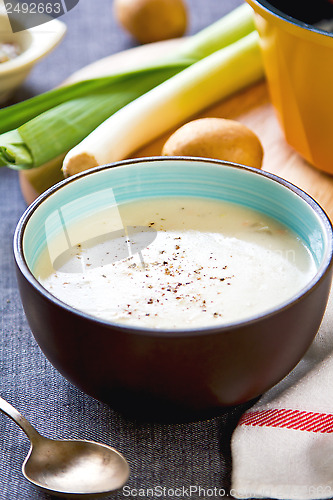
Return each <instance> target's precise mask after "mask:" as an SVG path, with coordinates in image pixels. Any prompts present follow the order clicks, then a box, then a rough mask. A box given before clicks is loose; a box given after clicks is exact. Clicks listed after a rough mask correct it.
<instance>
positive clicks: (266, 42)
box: [247, 0, 333, 175]
mask: <svg viewBox="0 0 333 500" xmlns="http://www.w3.org/2000/svg"><path fill="white" fill-rule="evenodd" d="M325 1H326V2H327V8H328V10H329V9H331V11H332V18H331V19H332V21H333V5H332V4H330V3H329V0H325ZM247 2H248V3H249V4H250V5H251V7H252V8H253V9H254V12H255V22H256V27H257V30H258V32H259V36H260V43H261V47H262V53H263V59H264V66H265V71H266V76H267V81H268V86H269V91H270V95H271V99H272V103H273V106H274V108H275V110H276V114H277V117H278V119H279V122H280V124H281V127H282V130H283V132H284V135H285V138H286V141H287V142H288V143H289V144H290V145H291V146H292V147H293V148H294V149H295V150H296V151H298V153H300V154H301V155H302V156H303V157H304V158H305V159H306V160H307V161H308V162H309V163H311V164H312V165H314V166H315V167H317V168H318V169H320V170H323V171H325V172H328V173H329V174H332V175H333V33H329V32H327V31H324V30H323V29H321V28H319V27H315V26H313V25H311V24H308V23H307V22H304V21H301V20H299V18H298V17H297V18H296V17H292V15H287V14H285V13H283V12H282V10H279V8H277V7H278V6H281V5H282V4H283V5H284V6H285V5H287V6H288V3H289V6H291V8H293V9H294V8H295V4H294V5H293V2H290V1H289V2H285V1H283V0H282V1H281V0H280V1H279V0H272V3H273V2H274V6H273V5H272V3H268V2H267V1H265V0H247ZM314 3H315V4H317V2H310V3H309V4H308V5H309V6H310V5H311V4H312V5H313V4H314ZM298 4H299V7H298V10H299V11H301V12H302V9H304V2H298ZM292 5H293V6H292ZM287 8H288V7H287ZM296 9H297V7H296ZM317 12H318V9H317ZM300 17H301V16H300Z"/></svg>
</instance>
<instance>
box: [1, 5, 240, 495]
mask: <svg viewBox="0 0 333 500" xmlns="http://www.w3.org/2000/svg"><path fill="white" fill-rule="evenodd" d="M240 3H242V0H187V4H188V8H189V14H190V27H189V31H188V33H189V34H192V33H195V32H196V31H198V30H199V29H201V28H203V27H204V26H206V25H208V24H210V23H211V22H213V21H214V20H216V19H217V18H219V17H221V16H222V15H224V14H225V13H226V12H228V11H229V10H231V9H232V8H233V7H236V6H237V5H239V4H240ZM62 20H63V21H64V22H65V23H66V24H67V27H68V33H67V35H66V38H65V39H64V41H63V42H62V43H61V45H60V46H59V47H58V48H57V49H56V50H55V51H54V52H53V53H52V54H51V55H49V56H48V57H47V58H46V59H45V60H43V61H42V62H40V63H39V64H38V65H37V66H36V68H35V69H34V71H33V72H32V74H31V75H30V77H29V78H28V80H27V81H26V82H25V84H24V86H23V87H22V88H21V89H19V90H18V91H17V92H16V93H15V95H14V96H13V98H12V100H11V102H17V101H21V100H23V99H26V98H28V97H30V96H33V95H36V94H39V93H41V92H43V91H46V90H49V89H51V88H53V87H55V86H56V85H58V84H60V83H61V82H62V81H63V80H64V79H65V78H67V77H68V76H69V75H70V74H71V73H73V72H74V71H76V70H78V69H80V68H82V67H84V66H85V65H87V64H89V63H91V62H94V61H95V60H97V59H100V58H102V57H105V56H108V55H110V54H112V53H115V52H118V51H121V50H124V49H128V48H130V47H132V46H134V42H133V40H132V39H131V38H130V36H129V35H128V34H126V33H125V32H124V31H123V30H122V29H120V28H119V26H117V24H116V22H115V19H114V17H113V14H112V0H93V1H92V0H80V2H79V4H78V5H77V6H76V7H75V8H74V9H73V10H72V11H70V12H69V13H67V14H66V15H65V16H63V17H62ZM25 208H26V203H25V201H24V199H23V197H22V194H21V191H20V187H19V182H18V174H17V172H15V171H12V170H9V169H6V168H2V169H1V170H0V235H1V238H0V307H1V316H0V321H1V334H0V381H1V391H0V394H1V395H2V396H3V397H4V398H5V399H7V400H8V401H9V402H10V403H12V404H13V405H14V406H15V407H16V408H17V409H18V410H19V411H20V412H21V413H23V415H25V416H26V417H27V418H28V419H29V420H30V421H31V423H32V424H33V425H35V426H36V428H37V429H38V430H39V431H40V432H41V433H42V434H44V435H45V436H47V437H53V438H57V437H59V438H82V439H91V440H95V441H101V442H104V443H106V444H110V445H112V446H114V447H115V448H117V449H118V450H119V451H121V452H122V453H123V454H124V455H125V456H126V457H127V459H128V461H129V463H130V467H131V476H130V479H129V482H128V484H127V488H126V489H124V490H120V491H119V492H118V493H116V494H114V495H112V496H111V497H110V498H115V499H122V498H135V497H140V498H191V499H193V500H195V499H199V498H200V499H202V498H221V497H223V496H226V493H227V491H228V486H229V482H230V470H231V457H230V436H231V433H232V431H233V429H234V427H235V425H236V423H237V421H238V419H239V418H240V416H241V414H242V412H243V411H244V409H245V408H244V407H238V408H230V409H228V410H227V411H226V412H225V413H223V414H221V416H219V417H217V418H214V419H211V420H208V421H201V422H191V423H186V424H184V423H183V424H174V425H171V424H168V425H166V424H152V423H139V422H135V421H131V420H128V419H125V418H124V417H122V416H121V415H119V414H118V413H116V412H114V411H113V410H112V409H110V408H109V407H108V406H106V405H105V404H103V403H101V402H99V401H96V400H95V399H93V398H91V397H89V396H87V395H85V394H83V393H82V392H81V391H80V390H78V389H77V388H76V387H74V386H72V385H71V384H70V383H69V382H67V381H66V380H65V379H64V378H63V377H62V376H61V375H60V374H59V373H58V372H57V371H56V370H55V369H54V368H53V367H52V366H51V365H50V363H49V362H48V361H47V359H46V358H45V356H44V355H43V353H42V352H41V350H40V348H39V346H38V345H37V343H36V342H35V340H34V338H33V336H32V333H31V331H30V329H29V326H28V324H27V321H26V318H25V315H24V312H23V309H22V306H21V302H20V298H19V294H18V288H17V283H16V277H15V269H14V262H13V253H12V238H13V233H14V230H15V226H16V223H17V221H18V219H19V218H20V216H21V214H22V213H23V211H24V210H25ZM0 437H1V438H0V463H1V467H0V500H42V499H49V498H51V497H50V496H49V495H47V494H44V493H42V492H40V491H39V490H37V489H36V488H34V487H33V486H32V485H30V484H29V483H28V482H27V481H26V480H25V479H24V478H23V476H22V473H21V464H22V462H23V460H24V458H25V456H26V454H27V452H28V450H29V441H28V439H27V438H26V436H25V435H24V433H23V432H22V431H21V430H20V429H19V427H18V426H16V425H15V424H14V423H13V422H12V421H11V420H10V419H8V418H7V417H5V416H4V415H2V414H1V413H0Z"/></svg>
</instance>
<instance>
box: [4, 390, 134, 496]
mask: <svg viewBox="0 0 333 500" xmlns="http://www.w3.org/2000/svg"><path fill="white" fill-rule="evenodd" d="M0 410H1V411H2V412H3V413H5V414H6V415H7V416H8V417H10V418H12V419H13V420H14V422H16V423H17V424H18V425H19V426H20V427H21V429H22V430H23V431H24V432H25V433H26V435H27V436H28V438H29V439H30V442H31V447H30V451H29V453H28V455H27V457H26V459H25V460H24V462H23V465H22V472H23V474H24V476H25V477H26V479H28V481H30V482H31V483H33V484H35V485H37V486H38V487H39V488H42V489H43V490H44V491H46V492H48V493H50V494H53V495H57V496H64V497H75V496H83V495H91V496H98V495H106V494H108V493H110V492H112V491H114V490H117V489H119V488H121V487H122V486H123V485H124V484H125V483H126V481H127V479H128V477H129V466H128V463H127V461H126V459H125V458H124V457H123V455H121V454H120V453H119V452H118V451H116V450H115V449H113V448H111V447H109V446H106V445H104V444H99V443H94V442H93V441H77V440H63V441H60V440H54V439H49V438H46V437H43V436H41V435H40V434H39V433H38V432H37V431H36V429H35V428H34V427H33V426H32V425H31V424H30V423H29V422H28V420H26V419H25V418H24V417H23V416H22V415H21V414H20V413H19V412H18V411H17V410H16V409H15V408H14V407H13V406H11V405H10V404H9V403H7V401H5V400H4V399H2V398H1V397H0Z"/></svg>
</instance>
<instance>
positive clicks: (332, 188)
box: [20, 40, 333, 219]
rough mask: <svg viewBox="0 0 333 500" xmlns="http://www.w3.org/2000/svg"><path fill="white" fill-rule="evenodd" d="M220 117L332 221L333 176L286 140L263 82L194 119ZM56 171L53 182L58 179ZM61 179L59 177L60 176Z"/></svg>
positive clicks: (163, 48)
mask: <svg viewBox="0 0 333 500" xmlns="http://www.w3.org/2000/svg"><path fill="white" fill-rule="evenodd" d="M182 42H183V40H168V41H164V42H158V43H153V44H148V45H143V46H139V47H135V48H133V49H129V50H127V51H124V52H120V53H117V54H114V55H112V56H110V57H107V58H104V59H101V60H99V61H97V62H95V63H93V64H91V65H89V66H87V67H85V68H83V69H82V70H80V71H78V72H76V73H75V74H74V75H72V76H71V77H70V78H69V79H68V80H66V83H67V82H74V81H77V80H80V79H84V78H93V77H96V76H101V75H106V74H109V73H112V72H114V71H118V70H119V69H126V68H133V67H135V66H138V65H140V64H142V63H145V62H147V61H151V60H153V59H154V58H159V57H161V56H162V55H163V56H164V55H165V54H167V53H168V52H169V51H171V50H172V49H173V48H174V47H176V46H177V45H179V44H180V43H182ZM199 116H200V117H204V116H210V117H223V118H231V119H234V120H238V121H240V122H242V123H244V124H245V125H247V126H248V127H250V128H251V129H252V130H253V131H254V132H255V133H256V134H257V135H258V137H259V138H260V140H261V142H262V144H263V147H264V161H263V167H262V168H263V170H266V171H268V172H272V173H274V174H276V175H278V176H280V177H282V178H284V179H286V180H288V181H290V182H292V183H293V184H295V185H297V186H298V187H300V188H301V189H303V190H304V191H306V192H307V193H309V194H310V195H311V196H312V197H313V198H314V199H315V200H316V201H317V202H318V203H319V204H320V205H321V206H322V207H323V208H324V209H325V210H326V212H327V213H328V215H329V216H330V217H331V219H333V176H332V177H331V176H328V175H327V174H325V173H323V172H320V171H319V170H317V169H316V168H314V167H312V166H311V165H309V164H308V163H307V162H306V161H305V160H303V159H302V158H301V157H300V155H299V154H298V153H296V152H295V151H294V150H293V149H292V148H291V147H290V146H289V145H288V144H287V143H286V141H285V139H284V136H283V133H282V131H281V129H280V126H279V124H278V122H277V119H276V116H275V114H274V110H273V107H272V104H271V102H270V98H269V94H268V89H267V85H266V83H265V82H264V81H263V82H260V83H258V84H256V85H254V86H252V87H250V88H248V89H246V90H244V91H242V92H240V93H238V94H236V95H234V96H232V97H231V98H229V99H226V100H224V101H222V102H220V103H218V104H216V105H214V106H212V107H211V108H209V109H207V110H205V111H204V112H202V113H201V114H200V115H197V116H195V117H193V118H197V117H199ZM172 132H173V130H170V132H169V133H168V134H166V135H164V136H163V137H161V138H159V139H158V140H155V141H154V142H152V143H151V144H148V145H147V146H145V147H144V148H142V149H140V150H139V151H137V152H136V153H135V154H134V155H133V157H143V156H156V155H160V153H161V149H162V146H163V144H164V142H165V140H166V139H167V137H168V136H169V135H170V134H171V133H172ZM31 174H32V175H35V174H34V173H33V172H31V173H28V174H27V173H26V172H20V183H21V189H22V193H23V196H24V198H25V200H26V202H27V203H31V202H32V201H33V199H35V198H36V196H37V195H38V194H40V193H39V191H40V190H38V189H37V190H36V189H35V188H34V187H33V184H34V183H33V182H32V179H31V177H29V176H31ZM57 176H58V171H57V172H56V176H55V180H57ZM59 178H60V176H59Z"/></svg>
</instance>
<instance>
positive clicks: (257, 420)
mask: <svg viewBox="0 0 333 500" xmlns="http://www.w3.org/2000/svg"><path fill="white" fill-rule="evenodd" d="M239 425H251V426H259V427H280V428H284V427H285V428H287V429H295V430H300V431H308V432H323V433H330V432H333V414H330V413H314V412H311V411H301V410H285V409H275V410H259V411H252V412H249V413H246V414H245V415H243V417H242V418H241V419H240V421H239Z"/></svg>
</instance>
